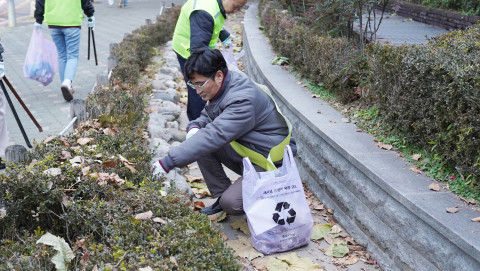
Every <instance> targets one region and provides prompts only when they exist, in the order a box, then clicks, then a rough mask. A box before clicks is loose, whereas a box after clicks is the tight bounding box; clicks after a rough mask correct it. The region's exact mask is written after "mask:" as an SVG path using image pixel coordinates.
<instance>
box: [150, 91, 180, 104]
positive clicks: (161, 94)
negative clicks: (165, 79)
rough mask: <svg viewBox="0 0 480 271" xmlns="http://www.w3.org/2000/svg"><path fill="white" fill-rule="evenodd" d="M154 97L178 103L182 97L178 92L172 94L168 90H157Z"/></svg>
mask: <svg viewBox="0 0 480 271" xmlns="http://www.w3.org/2000/svg"><path fill="white" fill-rule="evenodd" d="M153 98H154V99H160V100H163V101H170V102H172V103H178V102H179V101H180V98H178V94H174V95H172V94H171V93H167V92H156V93H154V94H153Z"/></svg>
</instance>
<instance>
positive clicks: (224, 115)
mask: <svg viewBox="0 0 480 271" xmlns="http://www.w3.org/2000/svg"><path fill="white" fill-rule="evenodd" d="M192 127H198V128H201V129H200V130H199V131H198V132H197V133H196V134H195V135H194V136H192V137H191V138H189V139H188V140H186V141H184V142H183V143H182V144H181V145H179V146H177V147H174V148H172V149H171V150H170V151H169V152H168V155H167V156H166V157H164V158H162V159H161V160H160V161H161V163H162V165H163V166H164V168H165V169H166V170H170V169H172V168H174V167H182V166H186V165H188V164H190V163H192V162H194V161H197V160H199V159H201V158H202V157H203V156H205V155H206V154H209V153H212V152H215V151H217V150H219V149H220V148H222V147H224V146H225V145H227V144H229V143H230V142H232V141H234V140H236V141H237V142H238V143H240V144H242V145H243V146H245V147H247V148H249V149H251V150H253V151H256V152H258V153H260V154H262V155H263V156H265V157H267V156H268V153H269V152H270V149H271V148H273V147H274V146H276V145H278V144H279V143H280V142H282V141H283V140H284V139H285V137H286V136H287V135H288V127H287V124H286V123H285V119H284V118H283V117H282V116H281V115H280V114H279V113H278V112H277V110H276V109H275V104H274V103H273V101H272V99H271V98H270V97H269V96H268V95H267V94H266V93H265V92H263V91H262V90H260V89H259V88H258V87H257V86H256V85H255V83H254V82H253V81H252V80H251V79H250V78H248V77H247V76H246V75H245V74H243V73H240V72H235V71H229V72H228V73H227V75H226V77H225V80H224V82H223V85H222V87H221V90H220V92H219V93H218V94H217V96H216V97H214V98H213V99H212V100H211V101H209V102H208V103H207V105H206V106H205V108H204V109H203V111H202V114H201V116H200V117H198V118H197V119H196V120H192V121H191V122H190V123H189V124H188V126H187V130H190V129H191V128H192ZM290 146H291V147H292V151H293V152H294V153H296V145H295V141H294V140H293V138H292V140H291V142H290Z"/></svg>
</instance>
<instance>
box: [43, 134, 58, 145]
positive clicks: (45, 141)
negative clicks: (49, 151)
mask: <svg viewBox="0 0 480 271" xmlns="http://www.w3.org/2000/svg"><path fill="white" fill-rule="evenodd" d="M56 137H57V136H56V135H51V136H49V137H47V138H45V140H43V143H45V144H47V143H49V142H51V141H52V140H54V139H55V138H56Z"/></svg>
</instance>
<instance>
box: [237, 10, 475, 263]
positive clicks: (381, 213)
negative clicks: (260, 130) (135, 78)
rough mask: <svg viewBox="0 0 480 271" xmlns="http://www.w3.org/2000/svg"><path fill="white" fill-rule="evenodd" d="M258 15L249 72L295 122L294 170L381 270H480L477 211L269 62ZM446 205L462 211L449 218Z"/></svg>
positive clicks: (249, 16)
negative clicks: (436, 185)
mask: <svg viewBox="0 0 480 271" xmlns="http://www.w3.org/2000/svg"><path fill="white" fill-rule="evenodd" d="M257 14H258V6H257V3H255V2H253V3H250V7H249V8H248V10H247V12H246V14H245V18H244V37H243V44H244V49H245V56H244V64H245V69H246V72H247V74H249V75H250V76H251V77H252V78H253V79H254V80H256V81H257V82H259V83H262V84H265V85H267V86H268V87H269V88H270V89H271V90H272V92H273V93H274V96H275V98H276V101H277V103H278V105H279V106H280V108H281V110H282V111H283V113H284V114H285V115H286V116H287V117H288V118H289V119H290V121H291V122H292V123H293V125H294V131H293V132H294V137H295V138H296V140H297V145H298V150H299V152H298V157H297V165H298V167H299V170H300V174H301V176H302V178H303V180H304V181H305V182H307V184H308V186H309V187H310V189H311V191H312V192H313V193H314V194H315V195H316V196H317V197H318V198H319V199H320V200H321V201H323V202H324V203H325V204H326V205H327V206H328V207H329V208H332V209H334V211H335V218H336V219H337V220H338V221H339V223H340V224H342V226H343V227H344V228H346V229H347V230H348V232H349V233H350V234H351V235H352V236H353V237H355V239H356V241H357V242H358V243H360V244H362V245H364V246H366V247H367V250H368V251H369V252H370V253H372V254H373V255H374V257H375V258H376V259H377V260H378V262H379V264H380V266H381V267H382V268H383V269H384V270H402V271H404V270H480V234H478V233H479V232H480V224H478V223H474V222H471V219H472V218H474V217H478V216H480V212H478V211H475V210H474V209H473V208H472V207H471V206H468V205H466V204H465V203H464V202H462V201H460V200H459V199H458V198H457V197H456V196H455V195H453V194H452V193H450V192H448V191H446V190H441V191H440V192H434V191H431V190H429V189H428V186H429V184H431V183H432V181H431V180H430V179H428V178H427V177H425V176H423V175H419V174H416V173H413V172H412V171H411V170H410V168H411V167H413V166H412V165H410V164H408V163H406V162H405V161H403V159H401V158H400V157H398V155H397V153H396V152H393V151H386V150H382V149H380V148H378V147H377V146H376V143H375V142H374V140H373V138H372V137H371V136H369V135H367V134H365V133H358V132H356V126H355V125H354V124H351V123H344V122H342V118H343V116H342V115H341V114H340V113H338V112H337V111H336V110H334V109H333V108H331V107H330V106H329V105H328V104H326V103H325V102H323V101H321V100H320V99H313V98H312V95H311V93H310V92H308V91H307V90H305V89H303V88H302V87H301V86H300V85H298V84H297V83H296V79H295V78H294V77H293V76H292V75H290V74H289V73H288V72H287V71H284V70H283V69H282V68H281V67H280V66H274V65H271V64H270V60H271V59H273V58H274V57H275V54H274V52H273V51H272V50H271V47H270V45H269V44H268V43H267V41H266V39H265V37H264V36H263V34H262V32H261V31H260V30H259V23H258V18H257ZM252 48H254V49H252ZM318 111H321V112H322V114H319V113H317V112H318ZM449 207H458V208H459V211H458V212H457V213H454V214H449V213H447V212H446V208H449Z"/></svg>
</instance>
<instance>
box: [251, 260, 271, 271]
mask: <svg viewBox="0 0 480 271" xmlns="http://www.w3.org/2000/svg"><path fill="white" fill-rule="evenodd" d="M269 260H270V259H269V258H265V257H262V258H256V259H254V260H253V261H252V262H251V264H252V266H253V267H254V268H255V270H256V271H268V269H267V263H268V261H269Z"/></svg>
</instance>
